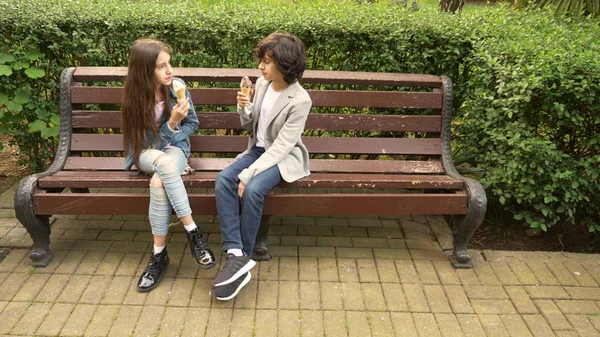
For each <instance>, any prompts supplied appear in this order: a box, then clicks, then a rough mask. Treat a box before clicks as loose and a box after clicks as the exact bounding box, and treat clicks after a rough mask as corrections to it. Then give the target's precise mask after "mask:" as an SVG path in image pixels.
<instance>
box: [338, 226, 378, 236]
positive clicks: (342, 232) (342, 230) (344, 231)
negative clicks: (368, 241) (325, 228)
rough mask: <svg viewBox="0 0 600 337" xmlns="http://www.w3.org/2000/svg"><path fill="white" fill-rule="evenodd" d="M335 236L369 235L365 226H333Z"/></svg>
mask: <svg viewBox="0 0 600 337" xmlns="http://www.w3.org/2000/svg"><path fill="white" fill-rule="evenodd" d="M332 230H333V235H334V236H342V237H346V236H351V237H365V238H366V237H368V236H369V234H368V232H367V229H366V228H364V227H333V228H332Z"/></svg>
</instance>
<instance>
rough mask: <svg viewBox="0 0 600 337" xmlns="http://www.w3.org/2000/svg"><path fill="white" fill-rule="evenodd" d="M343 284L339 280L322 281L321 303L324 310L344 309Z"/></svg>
mask: <svg viewBox="0 0 600 337" xmlns="http://www.w3.org/2000/svg"><path fill="white" fill-rule="evenodd" d="M342 296H343V292H342V284H341V283H338V282H321V303H322V305H323V309H324V310H343V309H344V304H343V300H342Z"/></svg>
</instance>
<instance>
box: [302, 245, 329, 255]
mask: <svg viewBox="0 0 600 337" xmlns="http://www.w3.org/2000/svg"><path fill="white" fill-rule="evenodd" d="M298 255H299V256H312V257H335V248H334V247H298Z"/></svg>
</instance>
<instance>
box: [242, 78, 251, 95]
mask: <svg viewBox="0 0 600 337" xmlns="http://www.w3.org/2000/svg"><path fill="white" fill-rule="evenodd" d="M240 90H241V91H242V93H243V94H244V95H246V96H250V94H251V93H252V81H250V79H249V78H248V76H244V77H242V81H241V82H240Z"/></svg>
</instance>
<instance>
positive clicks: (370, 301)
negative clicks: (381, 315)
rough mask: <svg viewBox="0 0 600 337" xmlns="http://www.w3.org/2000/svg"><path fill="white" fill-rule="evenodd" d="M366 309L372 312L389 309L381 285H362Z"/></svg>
mask: <svg viewBox="0 0 600 337" xmlns="http://www.w3.org/2000/svg"><path fill="white" fill-rule="evenodd" d="M360 286H361V288H362V294H363V299H364V302H365V308H366V309H367V310H371V311H383V310H386V309H387V306H386V303H385V298H384V296H383V290H382V288H381V284H380V283H361V285H360Z"/></svg>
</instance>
